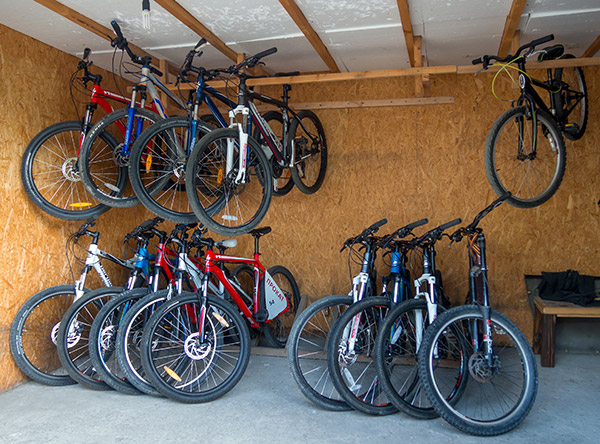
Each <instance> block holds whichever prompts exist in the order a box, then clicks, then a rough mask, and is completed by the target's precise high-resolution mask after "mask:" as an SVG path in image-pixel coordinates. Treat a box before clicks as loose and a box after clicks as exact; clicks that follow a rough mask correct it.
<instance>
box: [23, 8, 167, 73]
mask: <svg viewBox="0 0 600 444" xmlns="http://www.w3.org/2000/svg"><path fill="white" fill-rule="evenodd" d="M34 1H35V2H36V3H39V4H40V5H42V6H45V7H46V8H48V9H50V10H51V11H54V12H55V13H57V14H58V15H60V16H62V17H64V18H66V19H67V20H70V21H72V22H73V23H75V24H76V25H79V26H81V27H82V28H85V29H87V30H88V31H90V32H92V33H94V34H96V35H97V36H98V37H101V38H103V39H104V40H108V41H109V42H111V41H112V39H113V38H115V33H114V32H113V30H112V29H109V28H107V27H105V26H102V25H101V24H100V23H97V22H95V21H93V20H92V19H90V18H88V17H86V16H85V15H83V14H80V13H79V12H77V11H75V10H74V9H71V8H69V7H68V6H66V5H63V4H62V3H59V2H57V1H56V0H34ZM129 48H131V50H132V51H133V52H134V53H135V54H136V55H138V56H141V57H152V56H151V55H150V54H148V53H147V52H146V51H144V50H143V49H142V48H140V47H138V46H136V45H134V44H132V43H129ZM153 60H154V62H153V63H154V64H155V65H156V66H158V65H159V62H158V60H157V59H156V57H153ZM168 67H169V72H171V73H174V74H177V70H178V68H177V67H176V66H173V65H170V64H169V65H168Z"/></svg>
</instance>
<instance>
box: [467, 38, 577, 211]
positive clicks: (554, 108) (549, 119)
mask: <svg viewBox="0 0 600 444" xmlns="http://www.w3.org/2000/svg"><path fill="white" fill-rule="evenodd" d="M553 39H554V36H553V35H548V36H546V37H542V38H539V39H537V40H534V41H532V42H530V43H528V44H525V45H523V46H521V47H520V48H519V49H518V50H517V52H516V54H515V55H510V54H509V55H508V56H506V57H503V58H501V57H498V56H490V55H485V56H483V57H480V58H478V59H476V60H473V64H474V65H477V64H480V63H482V64H483V68H482V69H483V70H486V69H487V68H488V67H489V66H494V65H490V62H492V61H496V62H497V63H496V64H495V65H498V64H499V65H500V66H501V67H502V68H503V69H505V70H507V71H508V69H507V68H513V69H516V70H517V71H518V73H519V86H520V88H521V95H520V96H519V98H518V99H517V100H516V101H515V102H514V104H513V105H514V107H513V108H511V109H510V110H508V111H506V112H505V113H504V114H502V116H500V118H499V119H498V120H497V121H496V122H495V123H494V125H493V126H492V128H491V130H490V132H489V134H488V137H487V140H486V144H485V171H486V174H487V177H488V180H489V182H490V184H491V185H492V188H493V189H494V191H495V192H496V193H497V194H498V196H503V195H505V194H506V193H507V192H510V193H511V195H510V197H509V198H508V199H507V200H506V202H508V203H509V204H511V205H513V206H515V207H518V208H532V207H535V206H538V205H541V204H543V203H544V202H546V201H547V200H548V199H550V198H551V197H552V196H553V195H554V193H555V192H556V190H557V189H558V187H559V186H560V183H561V182H562V179H563V176H564V173H565V166H566V156H567V152H566V148H565V143H564V140H563V137H562V135H563V134H564V135H565V137H567V138H568V139H570V140H577V139H579V138H580V137H582V136H583V134H584V132H585V129H586V125H587V118H588V117H587V116H588V104H587V89H586V84H585V78H584V76H583V70H582V69H581V68H579V67H572V68H556V69H554V70H552V69H550V68H548V69H547V70H546V71H547V77H548V79H547V80H546V81H540V80H537V79H534V78H533V77H531V76H530V75H529V74H528V73H527V71H526V69H525V64H526V60H527V58H528V57H531V56H533V55H534V54H539V56H538V61H544V60H554V59H557V58H561V59H566V58H573V56H572V55H570V54H563V53H564V47H563V46H562V45H554V46H550V47H548V48H544V49H541V50H536V47H537V46H538V45H541V44H543V43H546V42H549V41H551V40H553ZM523 53H524V54H523ZM513 63H516V65H517V68H514V67H513V66H511V64H513ZM535 88H540V89H542V90H544V91H547V92H548V96H549V102H550V105H549V106H548V105H547V104H546V102H544V100H543V99H542V98H541V96H540V95H539V94H538V92H537V91H536V89H535Z"/></svg>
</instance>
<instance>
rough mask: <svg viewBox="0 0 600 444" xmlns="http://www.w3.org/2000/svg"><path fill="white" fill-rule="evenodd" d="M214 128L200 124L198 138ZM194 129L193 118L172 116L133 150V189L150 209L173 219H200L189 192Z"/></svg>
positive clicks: (157, 125)
mask: <svg viewBox="0 0 600 444" xmlns="http://www.w3.org/2000/svg"><path fill="white" fill-rule="evenodd" d="M212 129H213V128H211V127H208V126H207V125H205V124H203V123H199V124H198V127H197V129H196V135H195V136H196V140H198V139H200V138H201V137H203V136H204V135H205V134H207V133H208V132H210V131H211V130H212ZM191 131H192V128H191V123H190V121H189V119H187V118H185V117H171V118H169V119H165V120H163V121H162V122H159V123H157V124H156V125H152V126H151V127H150V128H148V130H146V131H144V132H143V133H142V134H141V135H140V137H138V138H137V139H136V141H135V144H134V145H133V148H132V149H131V158H130V162H129V181H130V183H131V186H132V188H133V191H134V192H135V194H136V196H137V197H138V198H139V200H140V202H141V203H142V204H143V205H144V206H145V207H146V208H147V209H148V210H150V211H151V212H152V213H154V214H156V215H157V216H159V217H162V218H163V219H165V220H169V221H171V222H177V223H186V224H189V223H194V222H197V221H198V219H197V217H196V215H195V214H194V212H193V211H192V209H191V208H190V205H189V203H188V198H187V195H186V193H185V165H186V163H187V158H188V154H189V153H188V152H187V149H188V148H187V147H188V144H189V142H190V139H191V137H192V134H191Z"/></svg>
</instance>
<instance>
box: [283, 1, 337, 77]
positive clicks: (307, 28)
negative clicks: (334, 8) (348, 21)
mask: <svg viewBox="0 0 600 444" xmlns="http://www.w3.org/2000/svg"><path fill="white" fill-rule="evenodd" d="M279 3H281V6H283V8H284V9H285V10H286V11H287V13H288V14H289V16H290V17H291V18H292V20H294V22H295V23H296V25H297V26H298V28H300V30H301V31H302V33H303V34H304V36H305V37H306V38H307V39H308V41H309V42H310V44H311V45H312V46H313V48H315V50H316V51H317V53H318V54H319V56H321V59H323V61H324V62H325V64H326V65H327V67H328V68H329V70H330V71H331V72H340V69H339V68H338V66H337V63H335V60H333V57H332V56H331V54H330V53H329V50H328V49H327V47H326V46H325V44H324V43H323V41H322V40H321V38H320V37H319V35H318V34H317V33H316V31H315V30H314V29H313V27H312V26H311V25H310V23H309V22H308V20H307V18H306V16H305V15H304V13H303V12H302V11H301V10H300V8H299V7H298V5H297V4H296V2H295V1H294V0H279Z"/></svg>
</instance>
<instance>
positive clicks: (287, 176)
mask: <svg viewBox="0 0 600 444" xmlns="http://www.w3.org/2000/svg"><path fill="white" fill-rule="evenodd" d="M262 117H263V119H265V120H266V122H267V123H268V124H269V127H270V128H271V129H272V130H273V132H274V133H275V135H276V136H277V137H278V138H279V140H280V141H281V142H282V143H283V116H282V115H281V113H280V112H279V111H267V112H266V113H264V114H263V116H262ZM253 137H254V139H255V140H256V141H257V142H258V143H259V145H260V146H261V147H263V151H264V153H265V155H266V156H267V158H270V160H271V169H272V172H273V195H274V196H285V195H286V194H287V193H289V192H290V191H292V188H294V181H293V180H292V175H291V171H290V169H289V168H282V167H281V166H280V165H279V164H278V163H277V159H276V158H275V156H273V153H272V151H271V148H270V147H269V145H268V143H267V140H266V139H265V137H264V136H263V135H262V133H261V132H260V129H259V128H258V125H255V127H254V134H253Z"/></svg>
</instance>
